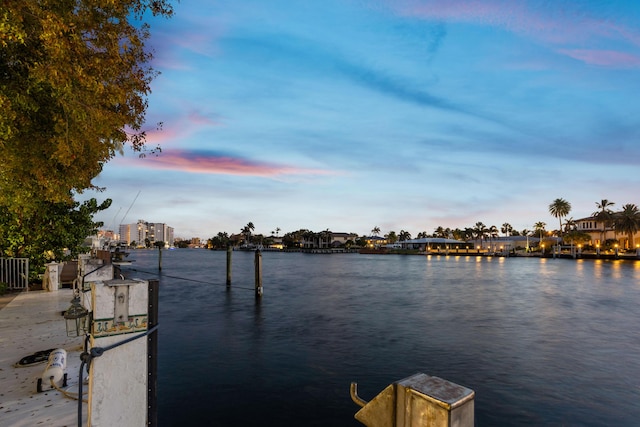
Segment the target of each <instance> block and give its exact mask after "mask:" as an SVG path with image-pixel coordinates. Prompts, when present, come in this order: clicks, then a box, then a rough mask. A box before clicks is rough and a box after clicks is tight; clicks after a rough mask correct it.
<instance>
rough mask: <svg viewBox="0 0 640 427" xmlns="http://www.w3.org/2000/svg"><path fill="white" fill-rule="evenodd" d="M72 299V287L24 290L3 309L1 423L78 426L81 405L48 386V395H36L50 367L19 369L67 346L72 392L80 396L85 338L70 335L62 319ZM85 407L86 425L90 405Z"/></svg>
mask: <svg viewBox="0 0 640 427" xmlns="http://www.w3.org/2000/svg"><path fill="white" fill-rule="evenodd" d="M72 297H73V292H72V290H71V289H60V290H59V291H58V292H45V291H32V292H21V293H19V294H17V295H15V296H14V297H13V299H12V300H11V301H10V302H8V303H7V304H6V306H5V307H4V308H2V309H1V310H0V349H1V351H0V383H1V384H2V388H1V391H0V425H3V426H14V427H20V426H35V425H46V426H60V427H62V426H72V425H77V419H78V418H77V408H78V406H77V404H78V402H77V401H75V400H71V399H69V398H66V397H64V396H63V395H62V393H60V392H58V391H56V390H50V391H46V390H48V389H49V387H46V386H45V385H43V388H44V389H45V391H44V392H42V393H38V392H37V390H36V388H37V379H38V378H40V376H41V375H42V373H43V372H44V369H45V367H46V363H39V364H35V365H30V366H26V367H15V366H14V365H15V364H16V363H17V362H18V361H19V360H20V359H22V358H23V357H25V356H28V355H30V354H33V353H35V352H36V351H42V350H47V349H50V348H63V349H65V350H66V351H67V369H66V372H67V376H68V386H67V390H68V391H69V392H77V387H78V371H79V369H80V363H81V362H80V353H81V352H82V343H83V337H74V338H69V337H67V334H66V328H65V321H64V318H63V317H62V312H63V311H64V310H66V309H67V308H68V307H69V305H70V301H71V299H72ZM84 388H85V391H86V389H87V387H84ZM83 405H84V408H83V416H84V420H83V423H84V424H86V419H87V418H86V414H87V409H86V406H87V405H86V404H83Z"/></svg>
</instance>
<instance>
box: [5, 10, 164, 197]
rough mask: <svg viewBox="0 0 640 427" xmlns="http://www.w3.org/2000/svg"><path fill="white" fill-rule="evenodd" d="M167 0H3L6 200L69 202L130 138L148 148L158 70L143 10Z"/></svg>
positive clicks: (137, 146)
mask: <svg viewBox="0 0 640 427" xmlns="http://www.w3.org/2000/svg"><path fill="white" fill-rule="evenodd" d="M147 11H151V13H153V14H154V15H164V16H170V15H171V14H172V13H173V11H172V8H171V6H170V5H169V3H168V1H167V0H120V1H113V2H96V1H93V0H75V1H24V0H4V1H3V2H2V6H0V20H2V24H0V107H1V108H2V114H1V115H0V158H2V163H1V164H0V189H1V190H2V191H0V203H2V204H4V205H7V204H8V203H9V201H11V202H12V203H14V204H15V203H22V202H25V203H26V202H28V201H29V199H28V198H29V197H30V196H34V195H35V196H37V197H38V198H41V199H43V200H46V201H51V202H54V203H55V202H71V201H72V198H73V197H72V192H82V191H83V190H85V189H88V188H94V186H93V184H92V183H91V180H92V179H93V178H94V177H95V176H97V175H98V173H99V172H100V171H101V170H102V167H103V165H104V164H105V163H106V162H108V161H109V160H110V159H112V158H113V157H114V155H115V154H116V153H117V152H119V151H120V150H121V149H122V146H123V145H124V144H127V143H128V144H130V145H131V147H132V148H133V149H134V150H136V151H138V152H140V153H144V150H145V132H144V131H143V130H142V126H143V125H144V119H145V113H146V108H147V101H146V96H147V95H148V93H149V92H150V86H149V84H150V82H151V80H152V78H153V77H154V76H155V74H156V73H155V71H154V70H153V69H152V68H151V67H150V66H149V63H150V60H151V59H152V55H151V53H150V52H149V51H148V49H146V48H145V41H146V39H147V38H148V37H149V26H148V25H147V24H144V23H142V19H143V16H144V14H146V13H147Z"/></svg>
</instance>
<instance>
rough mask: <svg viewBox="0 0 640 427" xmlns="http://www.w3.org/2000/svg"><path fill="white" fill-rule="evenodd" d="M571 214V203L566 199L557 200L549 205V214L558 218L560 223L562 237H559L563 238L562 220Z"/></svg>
mask: <svg viewBox="0 0 640 427" xmlns="http://www.w3.org/2000/svg"><path fill="white" fill-rule="evenodd" d="M569 212H571V203H569V202H567V201H566V200H565V199H555V200H554V201H553V202H552V203H551V204H550V205H549V213H550V214H551V215H553V216H555V217H556V218H558V221H559V222H560V229H559V231H558V232H559V233H560V235H559V236H558V237H562V218H564V217H565V216H567V215H569Z"/></svg>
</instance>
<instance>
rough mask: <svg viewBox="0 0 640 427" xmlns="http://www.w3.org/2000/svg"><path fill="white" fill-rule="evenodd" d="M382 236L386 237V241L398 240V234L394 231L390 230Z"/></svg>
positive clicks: (393, 241)
mask: <svg viewBox="0 0 640 427" xmlns="http://www.w3.org/2000/svg"><path fill="white" fill-rule="evenodd" d="M384 238H385V239H387V242H389V243H395V242H397V241H398V235H397V234H396V232H395V231H390V232H389V233H388V234H387V235H386V236H384Z"/></svg>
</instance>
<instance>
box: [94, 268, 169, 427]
mask: <svg viewBox="0 0 640 427" xmlns="http://www.w3.org/2000/svg"><path fill="white" fill-rule="evenodd" d="M91 295H92V306H93V319H92V322H91V335H90V343H91V354H93V351H94V350H95V349H96V348H100V349H102V350H101V351H99V352H97V353H96V356H94V358H93V359H92V360H91V364H90V367H89V397H88V405H87V407H88V411H89V414H88V419H89V422H88V423H89V425H92V426H118V425H131V426H134V425H135V426H143V425H145V426H146V425H149V424H148V421H149V420H148V417H149V412H148V411H149V409H151V408H149V405H153V404H154V402H152V401H149V400H148V399H149V396H150V395H151V394H150V393H152V390H149V386H153V384H149V372H148V370H149V354H148V350H149V345H148V342H147V340H146V339H144V337H145V333H146V332H147V330H148V324H149V295H150V292H149V282H146V281H141V280H107V281H104V282H93V283H91ZM153 306H154V307H152V310H153V309H155V307H157V304H155V302H154V303H153ZM152 317H155V316H154V315H153V313H152ZM152 320H153V321H154V322H156V321H157V319H152ZM141 337H142V339H138V338H141ZM128 340H131V341H128ZM98 356H99V357H98ZM154 409H155V408H154Z"/></svg>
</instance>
